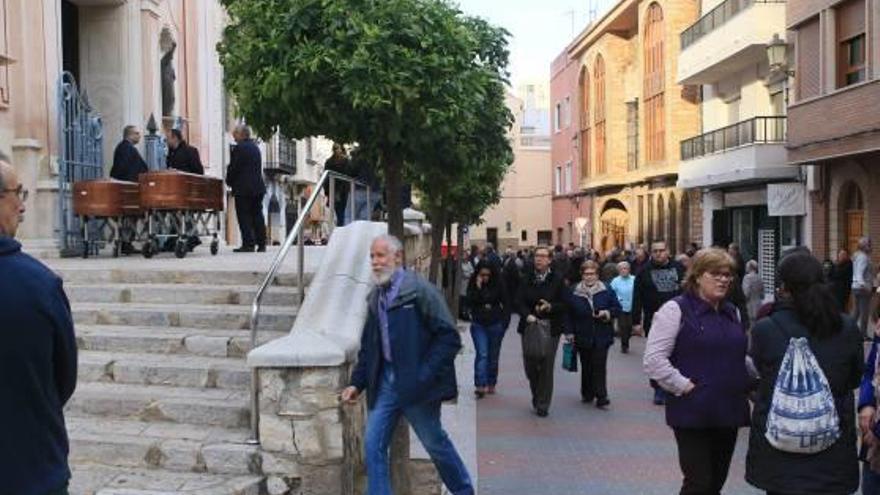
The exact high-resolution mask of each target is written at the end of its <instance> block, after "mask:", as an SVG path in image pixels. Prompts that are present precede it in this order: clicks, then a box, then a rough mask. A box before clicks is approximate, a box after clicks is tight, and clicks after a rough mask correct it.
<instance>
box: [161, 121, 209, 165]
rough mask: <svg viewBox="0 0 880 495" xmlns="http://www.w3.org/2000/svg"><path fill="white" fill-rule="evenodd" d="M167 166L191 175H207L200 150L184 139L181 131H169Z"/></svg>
mask: <svg viewBox="0 0 880 495" xmlns="http://www.w3.org/2000/svg"><path fill="white" fill-rule="evenodd" d="M165 164H166V165H167V166H168V168H169V169H175V170H180V171H181V172H187V173H190V174H198V175H205V167H204V166H202V159H201V158H200V157H199V150H198V149H196V148H195V147H194V146H191V145H190V144H189V143H187V142H186V140H185V139H183V133H181V132H180V129H171V130H170V131H168V157H167V158H166V159H165Z"/></svg>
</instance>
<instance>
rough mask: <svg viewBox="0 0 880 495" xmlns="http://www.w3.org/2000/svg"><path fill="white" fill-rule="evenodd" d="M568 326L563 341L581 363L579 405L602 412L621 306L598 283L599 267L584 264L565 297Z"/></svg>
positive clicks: (611, 292)
mask: <svg viewBox="0 0 880 495" xmlns="http://www.w3.org/2000/svg"><path fill="white" fill-rule="evenodd" d="M566 304H567V306H568V323H567V325H565V338H566V340H568V341H569V342H573V343H574V346H575V349H576V350H577V354H578V356H579V357H580V362H581V402H583V403H585V404H586V403H591V402H593V401H594V400H595V401H596V407H598V408H605V407H607V406H608V405H609V404H611V401H610V400H608V384H607V376H608V348H609V347H611V344H613V343H614V318H617V316H618V315H619V314H620V302H618V300H617V296H616V295H615V294H614V291H613V290H611V289H610V288H608V287H606V286H605V284H604V283H603V282H602V281H600V280H599V264H598V263H596V262H595V261H591V260H588V261H585V262H583V264H582V265H581V281H580V282H579V283H578V284H576V285H574V286H572V288H571V289H569V291H568V293H567V297H566Z"/></svg>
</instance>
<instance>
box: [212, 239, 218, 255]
mask: <svg viewBox="0 0 880 495" xmlns="http://www.w3.org/2000/svg"><path fill="white" fill-rule="evenodd" d="M219 252H220V242H219V241H218V240H217V239H214V240H213V241H211V256H217V253H219Z"/></svg>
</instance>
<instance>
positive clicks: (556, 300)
mask: <svg viewBox="0 0 880 495" xmlns="http://www.w3.org/2000/svg"><path fill="white" fill-rule="evenodd" d="M550 260H551V258H550V249H548V248H546V247H539V248H538V249H536V250H535V261H534V263H535V271H534V273H533V274H530V275H529V276H528V277H527V278H526V280H524V282H523V284H522V285H521V286H520V290H519V294H518V296H517V313H519V316H520V320H519V327H518V328H517V331H518V332H519V333H520V334H521V335H522V344H523V364H524V367H525V372H526V377H528V379H529V387H530V388H531V391H532V407H533V408H534V410H535V413H536V414H537V415H538V416H540V417H542V418H543V417H546V416H547V414H548V412H549V409H550V402H551V400H552V399H553V373H554V371H555V370H554V369H553V367H554V362H555V360H556V348H557V347H558V345H559V336H560V335H561V334H562V319H563V316H564V314H565V303H564V302H563V298H564V291H565V284H564V283H563V279H562V276H561V275H557V274H555V273H553V272H552V271H550Z"/></svg>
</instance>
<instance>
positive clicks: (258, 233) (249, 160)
mask: <svg viewBox="0 0 880 495" xmlns="http://www.w3.org/2000/svg"><path fill="white" fill-rule="evenodd" d="M232 137H233V138H235V142H236V143H237V144H236V146H235V147H234V148H233V149H232V159H231V160H230V162H229V168H228V169H227V170H226V185H228V186H229V187H230V188H232V196H233V197H235V214H236V216H237V217H238V228H239V230H240V231H241V247H240V248H238V249H235V250H234V251H235V252H236V253H252V252H254V250H255V249H256V250H257V251H259V252H264V251H265V250H266V220H265V219H264V217H263V196H264V195H265V194H266V184H265V183H264V182H263V167H262V163H263V158H262V155H261V154H260V148H258V147H257V145H256V143H254V141H253V140H252V139H251V129H250V127H248V126H246V125H243V124H242V125H239V126H237V127H236V128H235V130H234V131H233V132H232Z"/></svg>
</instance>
